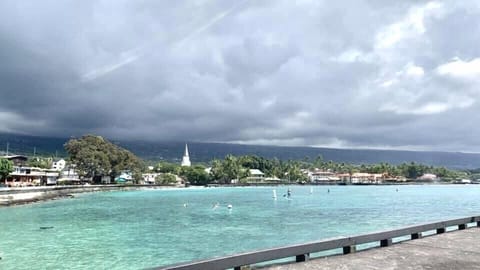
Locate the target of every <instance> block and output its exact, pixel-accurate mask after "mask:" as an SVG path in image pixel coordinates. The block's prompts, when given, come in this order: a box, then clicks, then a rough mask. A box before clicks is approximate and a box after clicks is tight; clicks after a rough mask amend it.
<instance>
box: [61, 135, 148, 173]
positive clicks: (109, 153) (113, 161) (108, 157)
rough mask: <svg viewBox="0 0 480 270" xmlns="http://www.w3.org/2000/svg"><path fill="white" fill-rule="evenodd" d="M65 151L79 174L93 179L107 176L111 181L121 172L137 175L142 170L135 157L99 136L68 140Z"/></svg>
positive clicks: (140, 163)
mask: <svg viewBox="0 0 480 270" xmlns="http://www.w3.org/2000/svg"><path fill="white" fill-rule="evenodd" d="M65 150H66V151H67V153H68V154H69V159H70V161H71V162H72V163H74V164H75V165H76V168H77V169H78V170H79V171H80V173H82V175H84V176H87V177H93V178H94V179H95V178H96V177H99V176H106V175H109V176H110V177H111V180H113V179H114V178H115V176H117V175H118V174H120V172H121V171H126V170H128V171H131V172H132V173H133V174H138V172H139V171H141V170H142V168H143V162H142V161H141V160H140V159H139V158H138V157H137V156H135V155H134V154H133V153H131V152H130V151H128V150H126V149H123V148H121V147H119V146H117V145H115V144H113V143H111V142H109V141H108V140H106V139H104V138H102V137H101V136H94V135H85V136H83V137H81V138H80V139H70V140H69V141H68V142H67V143H66V144H65Z"/></svg>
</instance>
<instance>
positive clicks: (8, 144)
mask: <svg viewBox="0 0 480 270" xmlns="http://www.w3.org/2000/svg"><path fill="white" fill-rule="evenodd" d="M9 146H10V143H8V142H7V156H8V147H9Z"/></svg>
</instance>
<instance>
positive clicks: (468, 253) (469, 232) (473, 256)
mask: <svg viewBox="0 0 480 270" xmlns="http://www.w3.org/2000/svg"><path fill="white" fill-rule="evenodd" d="M266 269H269V270H303V269H342V270H349V269H362V270H363V269H402V270H403V269H415V270H420V269H434V270H437V269H438V270H444V269H480V228H469V229H466V230H462V231H453V232H448V233H444V234H439V235H434V236H428V237H425V238H422V239H418V240H412V241H406V242H402V243H398V244H394V245H392V246H389V247H384V248H373V249H370V250H365V251H359V252H357V253H352V254H348V255H339V256H330V257H324V258H318V259H311V260H310V261H308V262H303V263H292V264H285V265H277V266H271V267H268V268H266Z"/></svg>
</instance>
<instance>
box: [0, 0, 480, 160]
mask: <svg viewBox="0 0 480 270" xmlns="http://www.w3.org/2000/svg"><path fill="white" fill-rule="evenodd" d="M477 2H478V1H473V0H471V1H441V2H440V1H438V2H436V1H397V2H391V1H378V0H363V1H335V2H332V1H318V0H316V1H308V0H298V1H291V0H263V1H253V0H243V1H220V0H218V1H206V0H196V1H153V0H152V1H149V0H143V1H126V0H120V1H117V0H115V1H113V0H104V1H100V0H86V1H73V0H71V1H67V0H65V1H33V0H26V1H20V2H19V1H15V0H5V1H1V2H0V59H1V61H0V99H1V102H0V132H19V133H27V134H37V135H54V136H70V135H77V136H78V135H81V134H84V133H98V134H102V135H105V136H109V137H113V138H122V139H148V140H182V141H192V140H195V141H217V142H240V143H260V144H277V145H312V146H331V147H368V148H389V149H425V150H427V149H428V150H448V151H480V136H478V134H480V126H479V125H478V124H477V117H476V116H477V115H478V114H479V113H480V106H479V102H478V101H479V97H480V93H479V82H480V77H479V75H480V46H478V44H480V40H479V39H480V28H479V27H478V25H480V23H479V22H480V19H479V18H480V16H479V15H480V5H479V4H478V3H477Z"/></svg>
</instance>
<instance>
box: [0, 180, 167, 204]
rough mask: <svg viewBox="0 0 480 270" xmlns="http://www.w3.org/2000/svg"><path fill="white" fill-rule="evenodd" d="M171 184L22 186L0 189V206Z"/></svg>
mask: <svg viewBox="0 0 480 270" xmlns="http://www.w3.org/2000/svg"><path fill="white" fill-rule="evenodd" d="M171 187H173V186H155V185H128V186H119V185H91V186H51V187H27V188H25V187H23V188H4V189H0V207H1V206H11V205H18V204H26V203H33V202H38V201H45V200H52V199H57V198H69V197H73V196H74V195H72V194H75V193H85V192H98V191H128V190H139V189H163V188H171Z"/></svg>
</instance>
